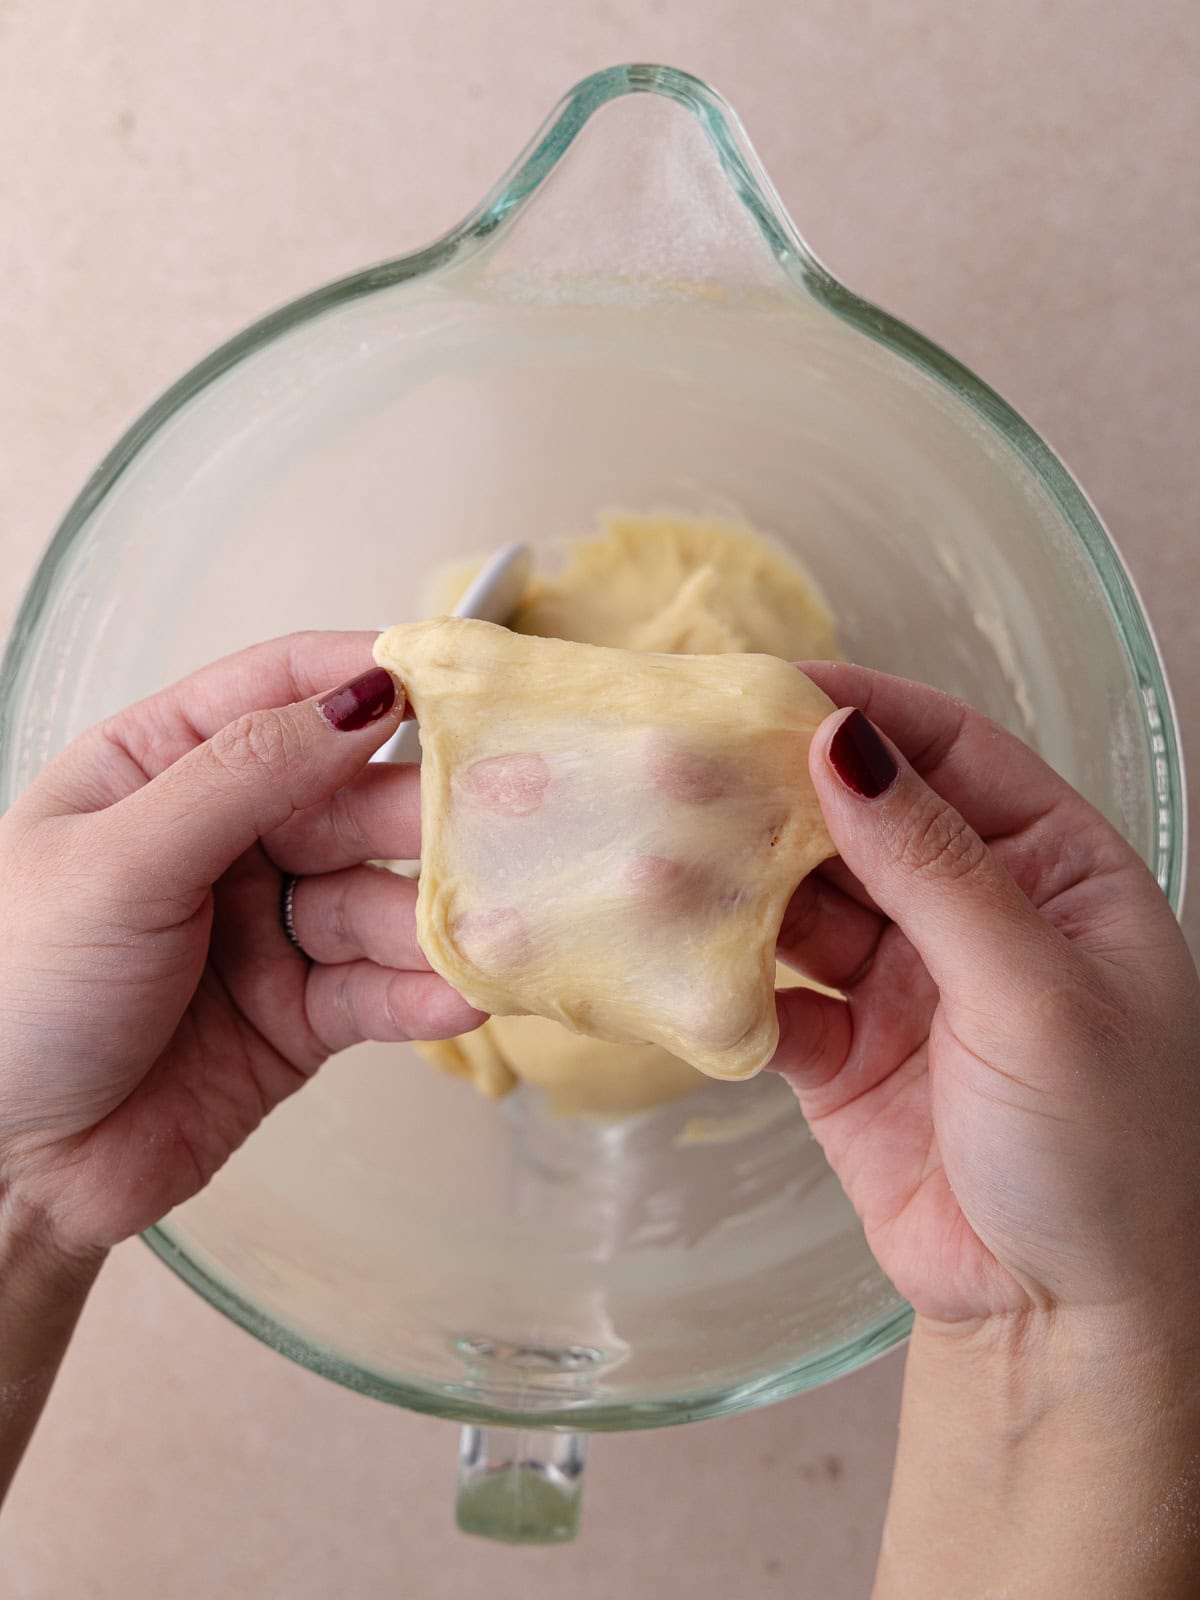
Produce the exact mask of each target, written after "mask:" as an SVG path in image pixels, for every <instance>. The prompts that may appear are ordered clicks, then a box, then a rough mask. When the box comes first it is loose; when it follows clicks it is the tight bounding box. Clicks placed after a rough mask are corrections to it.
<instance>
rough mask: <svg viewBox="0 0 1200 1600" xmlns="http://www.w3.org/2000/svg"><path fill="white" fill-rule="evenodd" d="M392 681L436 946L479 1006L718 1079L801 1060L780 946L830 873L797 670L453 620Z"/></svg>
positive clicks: (395, 645)
mask: <svg viewBox="0 0 1200 1600" xmlns="http://www.w3.org/2000/svg"><path fill="white" fill-rule="evenodd" d="M375 659H376V660H377V661H378V662H379V663H380V664H382V665H384V666H386V667H388V668H389V670H390V671H392V672H393V673H394V674H395V675H396V677H397V678H399V679H400V680H401V682H402V683H403V684H404V687H405V690H406V692H407V694H408V696H409V699H410V700H411V702H412V706H413V709H414V711H415V713H416V716H417V720H418V722H419V724H420V727H421V746H422V752H423V759H422V768H421V829H422V852H421V879H420V892H419V897H418V901H417V932H418V937H419V939H420V942H421V947H422V949H423V950H424V951H425V954H426V956H427V957H428V959H429V961H430V964H431V965H432V966H433V968H434V969H435V970H436V971H437V972H439V973H441V975H442V976H443V977H444V978H446V979H447V980H448V982H450V983H451V984H452V985H453V986H454V987H455V988H456V989H457V990H459V992H460V993H461V994H463V995H464V996H465V997H466V998H467V999H468V1000H469V1001H470V1002H471V1003H472V1004H473V1005H476V1006H478V1007H480V1008H481V1009H482V1010H485V1011H490V1012H492V1013H494V1014H496V1015H501V1016H509V1015H521V1014H533V1015H537V1016H542V1017H549V1018H552V1019H554V1020H556V1021H558V1022H561V1023H563V1024H565V1026H567V1027H568V1028H570V1029H572V1030H574V1031H575V1032H577V1033H582V1034H588V1035H591V1036H592V1037H594V1038H598V1039H605V1040H609V1041H612V1042H614V1043H622V1044H645V1043H649V1044H656V1045H659V1046H661V1047H663V1048H664V1049H666V1050H668V1051H670V1052H671V1053H672V1054H673V1055H676V1056H678V1057H680V1058H682V1059H683V1060H684V1061H687V1062H690V1063H691V1065H693V1066H695V1067H697V1068H699V1069H700V1071H702V1072H705V1073H707V1074H708V1075H709V1076H710V1077H715V1078H745V1077H749V1076H750V1075H751V1074H753V1073H755V1072H757V1071H758V1070H759V1069H760V1068H761V1067H762V1066H763V1065H764V1064H765V1063H766V1062H767V1061H768V1060H770V1058H771V1055H772V1054H773V1052H774V1049H775V1046H776V1043H777V1042H778V1026H777V1023H776V1016H775V1002H774V978H775V943H776V938H777V935H778V931H779V925H780V922H781V920H782V917H783V912H784V909H785V907H786V905H787V902H788V899H789V898H790V896H791V894H792V891H793V890H794V889H795V887H796V884H797V883H798V882H799V881H800V880H801V879H802V878H803V877H804V876H805V875H806V874H807V873H808V872H809V871H811V870H812V868H813V867H815V866H816V865H817V864H818V863H819V862H821V861H823V860H825V859H826V858H827V857H829V856H831V855H832V854H833V853H834V851H833V844H832V842H831V840H830V838H829V835H828V833H827V832H826V829H825V826H824V823H823V821H822V819H821V815H820V811H819V809H818V806H817V802H816V796H815V794H814V792H813V789H812V785H811V783H810V780H809V777H808V766H807V758H808V746H809V742H810V739H811V736H812V733H813V730H814V729H815V728H816V726H817V725H818V723H820V722H821V721H822V719H823V718H824V717H825V716H826V715H827V713H828V712H829V711H830V710H832V709H833V707H832V702H831V701H829V700H828V699H827V698H826V696H825V695H824V694H822V693H821V691H820V690H819V689H817V688H816V686H815V685H814V684H812V683H811V682H810V681H809V680H808V679H807V678H805V677H804V676H803V675H802V674H801V673H799V672H797V671H796V670H795V669H794V668H793V667H791V666H789V665H788V664H787V663H785V662H783V661H780V660H777V659H776V658H774V657H771V656H760V655H736V654H730V655H713V656H707V655H706V656H700V655H658V654H646V653H641V652H636V651H629V650H618V649H611V648H606V647H603V646H597V645H586V644H575V643H568V642H565V641H563V640H559V639H547V638H537V637H523V636H521V635H518V634H515V633H510V632H509V631H508V630H507V629H504V628H498V627H495V626H493V625H492V624H490V623H486V622H475V621H464V620H455V619H449V618H447V619H443V620H441V621H438V622H431V623H413V624H408V625H404V626H401V627H396V628H391V629H389V630H388V632H387V633H385V634H383V635H381V637H380V638H379V640H378V641H377V642H376V646H375Z"/></svg>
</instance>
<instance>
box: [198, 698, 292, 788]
mask: <svg viewBox="0 0 1200 1600" xmlns="http://www.w3.org/2000/svg"><path fill="white" fill-rule="evenodd" d="M210 749H211V751H212V755H213V759H214V760H215V761H216V762H218V764H219V765H220V766H222V767H224V768H225V770H226V771H228V772H231V773H233V774H234V775H236V776H238V777H242V778H253V777H255V776H257V775H258V774H259V773H261V772H263V771H269V772H271V773H277V772H279V771H280V769H281V768H283V769H286V768H287V767H289V766H292V765H294V764H295V763H296V762H297V761H298V760H299V758H300V756H301V754H302V749H303V747H302V741H301V739H300V736H299V734H298V733H297V730H296V727H295V724H294V722H293V720H292V719H291V718H290V717H286V716H284V714H283V713H282V712H281V711H277V710H267V711H251V712H247V713H246V714H245V715H244V716H240V717H237V718H236V719H235V720H234V721H233V722H231V723H229V724H228V725H227V726H226V727H224V728H222V729H221V730H220V731H219V732H218V733H216V734H215V735H214V736H213V738H212V740H211V742H210Z"/></svg>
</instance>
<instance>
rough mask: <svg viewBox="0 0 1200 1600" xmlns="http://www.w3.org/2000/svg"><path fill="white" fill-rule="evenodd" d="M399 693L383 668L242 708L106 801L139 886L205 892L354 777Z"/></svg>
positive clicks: (392, 716)
mask: <svg viewBox="0 0 1200 1600" xmlns="http://www.w3.org/2000/svg"><path fill="white" fill-rule="evenodd" d="M404 706H405V697H404V692H403V690H402V689H398V687H397V685H396V682H395V680H394V679H393V678H392V675H391V674H390V673H389V672H388V671H387V670H386V668H384V667H372V668H371V669H370V671H368V672H364V673H362V674H361V676H359V677H357V678H351V679H350V681H349V682H348V683H344V684H341V685H340V686H339V687H338V688H336V689H332V690H330V691H329V692H328V693H326V694H322V695H314V696H313V697H312V698H311V699H308V700H300V701H298V702H297V703H296V704H294V705H290V706H280V707H278V708H273V709H267V710H260V711H250V712H247V713H246V714H245V715H244V716H241V717H238V718H236V719H235V720H234V721H233V722H230V723H228V724H227V725H226V726H225V727H224V728H221V729H220V730H219V732H217V733H216V734H214V736H213V737H212V738H211V739H207V740H205V742H204V743H203V744H199V745H197V746H196V747H195V748H194V749H193V750H190V751H188V753H187V754H186V755H184V756H182V757H181V758H180V759H179V760H178V761H176V762H174V763H173V764H172V765H171V766H169V767H167V768H166V769H165V770H164V771H163V772H161V773H159V775H158V776H157V777H156V778H153V779H151V781H150V782H149V783H147V784H145V785H143V787H142V788H140V789H137V790H135V791H134V793H133V794H130V795H128V796H126V797H125V799H123V800H119V801H118V802H117V803H116V804H115V805H113V806H110V807H109V808H108V810H107V812H105V813H103V815H104V816H106V817H107V818H108V819H110V820H111V823H112V828H113V835H114V837H115V839H117V840H120V841H121V842H122V847H121V855H122V856H123V857H124V864H125V865H128V864H129V861H130V856H131V855H132V856H133V858H134V862H135V864H136V869H137V872H138V884H139V889H140V890H141V891H142V892H144V894H145V895H146V896H147V897H148V898H149V897H154V896H157V895H165V896H168V897H171V898H175V897H178V896H179V895H180V894H181V893H182V894H188V893H200V892H203V891H206V890H207V889H208V888H209V887H210V886H211V885H212V884H213V883H215V882H216V880H217V879H218V878H219V877H220V876H221V874H222V873H223V872H225V871H226V870H227V869H228V868H229V867H231V866H232V865H233V863H234V862H235V861H236V860H237V858H238V857H239V856H240V855H242V854H243V853H244V852H245V851H246V850H248V849H249V848H250V846H251V845H252V844H253V843H254V842H255V840H256V839H259V838H261V837H262V836H263V835H264V834H266V833H270V832H271V830H272V829H274V828H277V827H280V826H281V825H282V824H283V823H285V822H287V821H288V819H289V818H290V817H291V816H292V815H293V814H294V813H295V812H297V811H300V810H302V809H304V808H305V807H306V806H311V805H315V804H316V803H317V802H318V801H320V800H324V799H327V798H328V797H329V796H330V795H331V794H333V793H334V792H335V790H337V789H340V788H341V787H342V786H343V785H344V784H347V783H349V782H350V780H351V779H352V778H353V777H355V776H356V774H357V773H358V772H359V771H360V770H361V769H362V768H363V767H364V766H365V765H366V763H367V761H368V760H369V758H370V756H371V755H372V753H373V752H374V751H375V750H377V749H378V748H379V746H380V745H381V744H382V743H383V741H384V740H385V739H386V738H387V737H388V735H389V734H391V733H392V732H393V731H394V730H395V727H396V725H397V723H398V722H399V721H400V718H401V717H402V715H403V713H404Z"/></svg>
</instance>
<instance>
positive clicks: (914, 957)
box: [776, 662, 1200, 1323]
mask: <svg viewBox="0 0 1200 1600" xmlns="http://www.w3.org/2000/svg"><path fill="white" fill-rule="evenodd" d="M805 671H806V672H807V673H808V674H809V676H811V677H812V678H813V679H814V681H815V682H817V683H818V684H819V685H820V687H821V688H823V689H824V690H825V691H826V693H827V694H829V695H830V696H831V698H833V699H834V700H835V701H836V702H837V703H838V704H839V705H841V706H842V707H855V708H857V709H856V710H854V711H848V710H841V711H839V712H837V713H835V714H833V715H831V716H830V717H829V718H827V720H826V722H825V723H824V724H823V725H822V727H821V728H820V729H819V730H818V732H817V734H816V735H815V737H814V739H813V744H812V751H811V757H810V765H811V772H812V778H813V782H814V784H815V786H816V789H817V794H818V797H819V799H820V803H821V807H822V810H823V812H824V814H825V818H826V821H827V823H828V825H829V829H830V832H831V833H832V835H833V839H834V843H835V844H836V845H837V848H838V851H839V855H840V860H839V861H837V862H835V863H833V864H831V865H830V866H828V867H827V868H825V869H823V870H820V871H818V872H817V873H815V874H814V875H813V876H812V877H811V878H809V879H808V880H806V882H805V883H804V884H803V885H802V886H801V889H800V891H799V892H798V893H797V895H796V897H795V899H794V900H793V903H792V906H791V908H790V910H789V913H788V916H787V918H786V919H785V923H784V929H783V934H782V936H781V943H780V954H781V956H782V957H783V958H784V959H785V960H787V961H789V962H791V963H792V964H793V965H795V966H797V967H798V968H799V969H800V970H802V971H803V972H805V973H807V974H808V975H810V976H812V977H814V978H817V979H819V980H820V981H821V982H823V983H825V984H828V985H831V986H833V987H835V988H837V989H840V990H841V991H842V992H844V993H845V995H846V997H847V1001H848V1003H847V1004H843V1003H842V1002H840V1001H837V1000H833V999H829V998H827V997H825V996H822V995H820V994H819V993H816V992H813V991H808V990H804V989H799V990H791V991H788V992H787V993H786V994H785V995H784V996H782V997H781V1001H780V1008H781V1023H782V1030H783V1035H782V1042H781V1045H780V1049H779V1054H778V1056H777V1059H776V1065H777V1067H778V1068H779V1070H781V1071H782V1072H783V1073H784V1074H785V1075H786V1076H787V1077H788V1078H789V1080H790V1081H791V1083H792V1084H793V1085H794V1087H795V1089H796V1092H797V1094H798V1095H799V1097H800V1101H801V1104H802V1106H803V1109H804V1112H805V1114H806V1116H807V1117H808V1120H809V1123H810V1125H811V1127H812V1129H813V1132H814V1134H815V1135H816V1137H817V1138H818V1140H820V1142H821V1144H822V1146H823V1147H824V1149H825V1152H826V1154H827V1155H828V1157H829V1160H830V1161H831V1163H832V1164H833V1166H834V1167H835V1169H836V1170H837V1172H838V1174H839V1176H840V1177H841V1179H842V1182H843V1184H844V1185H845V1187H846V1189H847V1192H848V1193H849V1195H850V1197H851V1199H852V1200H853V1202H854V1204H855V1206H856V1208H857V1209H858V1212H859V1214H860V1216H861V1217H862V1221H863V1226H864V1228H865V1230H866V1234H867V1238H868V1241H869V1242H870V1245H871V1248H872V1250H873V1251H874V1252H875V1255H876V1256H877V1258H878V1259H879V1261H880V1264H881V1265H882V1266H883V1268H884V1270H885V1271H886V1272H887V1273H888V1275H889V1276H890V1277H891V1279H892V1280H893V1282H894V1283H895V1284H896V1286H897V1288H899V1290H900V1291H901V1293H902V1294H904V1295H905V1297H906V1298H907V1299H909V1300H910V1301H911V1302H912V1303H913V1305H914V1307H915V1308H916V1310H917V1312H918V1313H919V1314H922V1315H924V1316H926V1317H930V1318H933V1319H935V1320H937V1321H940V1322H947V1323H953V1322H963V1321H967V1320H970V1319H973V1318H980V1317H987V1316H991V1315H994V1314H996V1313H1008V1312H1014V1311H1020V1310H1023V1309H1027V1308H1051V1307H1055V1306H1097V1307H1100V1306H1105V1307H1115V1306H1119V1305H1123V1304H1131V1303H1136V1302H1140V1301H1147V1302H1153V1303H1154V1304H1155V1305H1161V1304H1162V1303H1163V1301H1164V1300H1166V1299H1170V1298H1173V1297H1178V1296H1179V1295H1180V1294H1181V1293H1187V1294H1188V1295H1190V1296H1191V1299H1192V1301H1193V1302H1195V1301H1197V1296H1196V1294H1195V1289H1196V1286H1195V1283H1194V1281H1193V1275H1192V1272H1191V1263H1192V1260H1193V1258H1194V1249H1195V1246H1194V1241H1195V1240H1196V1239H1197V1237H1198V1236H1200V1163H1198V1162H1197V1155H1196V1132H1197V1129H1198V1128H1200V1073H1198V1072H1197V1070H1196V1069H1197V1041H1198V1039H1200V984H1198V982H1197V977H1196V970H1195V967H1194V966H1193V964H1192V961H1191V958H1190V956H1189V954H1188V951H1187V947H1186V945H1185V943H1184V939H1183V935H1182V933H1181V932H1180V929H1179V926H1178V923H1177V922H1176V920H1175V918H1174V916H1173V915H1172V913H1171V910H1170V907H1169V906H1168V905H1167V902H1166V900H1165V898H1164V897H1163V895H1162V893H1161V891H1160V889H1159V888H1158V885H1157V884H1156V883H1155V882H1154V880H1153V878H1152V877H1151V875H1150V873H1149V872H1148V871H1147V869H1146V867H1145V866H1144V865H1143V864H1142V862H1141V860H1140V859H1139V858H1138V856H1137V855H1136V854H1135V852H1134V851H1133V849H1132V848H1131V847H1130V846H1129V845H1128V844H1127V843H1126V842H1125V840H1124V839H1123V838H1122V837H1121V836H1120V835H1119V834H1118V833H1117V832H1116V830H1115V829H1114V828H1112V827H1111V826H1110V825H1109V824H1108V823H1107V822H1106V821H1105V820H1104V818H1103V817H1101V815H1100V814H1099V812H1097V811H1096V810H1095V809H1094V808H1093V807H1092V806H1090V805H1089V804H1088V803H1087V802H1086V801H1085V800H1084V799H1083V798H1082V797H1081V796H1080V795H1079V794H1078V793H1076V791H1075V790H1074V789H1072V788H1071V787H1070V786H1069V785H1068V784H1067V783H1066V782H1064V780H1063V779H1061V778H1060V777H1058V776H1057V774H1056V773H1054V772H1053V771H1052V770H1051V769H1050V768H1049V767H1048V766H1046V764H1045V763H1044V762H1043V761H1041V760H1040V759H1039V758H1038V757H1037V756H1036V755H1034V754H1033V752H1032V751H1031V750H1029V749H1028V748H1027V747H1026V746H1025V745H1023V744H1022V743H1021V742H1020V741H1019V740H1018V739H1016V738H1014V737H1013V736H1011V735H1010V734H1007V733H1005V732H1003V731H1002V730H1001V729H1000V728H998V727H996V726H995V725H994V724H993V723H991V722H989V721H988V720H987V719H986V718H985V717H983V716H981V715H980V714H979V713H977V712H974V711H971V710H969V709H968V708H967V707H965V706H963V705H961V704H959V703H958V702H956V701H954V700H951V699H950V698H949V697H947V696H945V695H942V694H939V693H938V692H937V691H935V690H933V689H929V688H926V687H923V686H921V685H918V684H913V683H906V682H903V681H902V680H900V679H896V678H888V677H884V676H882V675H881V674H878V673H873V672H869V671H866V670H865V669H862V668H858V667H850V666H843V665H838V664H833V663H828V662H822V663H811V664H808V665H806V667H805ZM868 718H871V719H873V720H874V722H875V723H877V724H878V726H879V728H881V729H882V730H883V733H884V735H885V736H886V741H887V742H885V740H883V739H880V737H879V735H878V734H877V733H876V731H875V728H874V727H873V726H872V723H871V721H869V720H868ZM1197 1308H1198V1309H1200V1303H1198V1306H1197Z"/></svg>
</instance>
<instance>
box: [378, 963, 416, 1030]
mask: <svg viewBox="0 0 1200 1600" xmlns="http://www.w3.org/2000/svg"><path fill="white" fill-rule="evenodd" d="M407 1001H408V996H407V985H406V984H405V983H404V980H403V979H402V978H400V977H398V976H397V977H394V978H390V979H389V980H388V982H387V983H386V984H385V985H384V988H383V1018H384V1023H385V1025H386V1027H387V1030H388V1034H387V1037H388V1038H389V1039H394V1040H397V1041H403V1040H406V1039H411V1038H412V1037H413V1031H412V1027H411V1024H410V1019H409V1015H408V1012H409V1006H408V1003H407Z"/></svg>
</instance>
